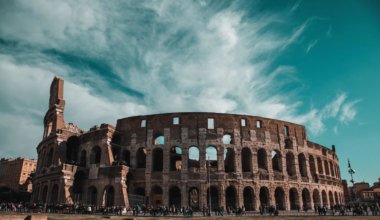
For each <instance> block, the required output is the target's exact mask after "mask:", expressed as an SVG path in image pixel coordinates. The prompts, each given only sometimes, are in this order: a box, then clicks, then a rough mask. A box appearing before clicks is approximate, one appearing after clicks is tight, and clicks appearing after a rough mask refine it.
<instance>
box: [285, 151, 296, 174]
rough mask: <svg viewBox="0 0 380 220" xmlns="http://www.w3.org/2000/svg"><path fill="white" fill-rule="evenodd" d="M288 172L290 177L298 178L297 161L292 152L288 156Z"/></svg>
mask: <svg viewBox="0 0 380 220" xmlns="http://www.w3.org/2000/svg"><path fill="white" fill-rule="evenodd" d="M286 171H287V173H288V175H289V176H296V166H295V159H294V155H293V153H292V152H288V153H287V154H286Z"/></svg>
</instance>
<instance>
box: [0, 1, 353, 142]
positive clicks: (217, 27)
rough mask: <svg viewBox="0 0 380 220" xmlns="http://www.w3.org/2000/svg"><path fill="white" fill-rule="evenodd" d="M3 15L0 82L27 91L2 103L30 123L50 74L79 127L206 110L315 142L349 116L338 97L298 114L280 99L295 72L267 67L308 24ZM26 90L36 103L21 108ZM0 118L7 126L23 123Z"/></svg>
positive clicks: (116, 14)
mask: <svg viewBox="0 0 380 220" xmlns="http://www.w3.org/2000/svg"><path fill="white" fill-rule="evenodd" d="M297 4H298V5H299V3H297ZM297 4H296V5H295V6H297ZM3 6H4V7H0V8H2V9H0V14H1V19H0V26H1V29H0V38H1V39H2V40H3V44H0V53H1V54H3V55H2V56H0V68H1V72H2V82H4V83H3V84H8V85H19V86H18V87H22V88H23V90H25V91H24V92H19V93H18V92H17V90H16V88H14V87H11V86H9V87H4V88H2V90H3V91H2V94H11V95H10V96H11V97H16V99H14V100H13V101H11V100H8V102H9V105H10V106H11V107H12V109H29V110H28V111H30V112H33V114H31V115H30V116H28V119H33V118H34V119H38V120H41V121H42V117H43V114H44V113H45V111H46V110H47V109H46V106H47V101H48V98H47V95H48V94H47V92H48V87H49V83H50V81H51V79H52V78H53V75H54V74H57V75H61V76H62V77H63V78H64V79H65V80H66V84H65V86H66V87H65V91H66V94H65V99H66V100H67V101H66V103H67V105H66V119H67V120H68V121H73V122H74V123H77V124H78V125H80V126H81V127H82V128H83V127H84V128H88V127H90V126H91V125H93V124H97V123H102V122H108V123H113V124H114V123H115V122H116V119H117V118H121V117H126V116H129V115H138V114H149V113H160V112H175V111H213V112H222V113H224V112H230V113H247V114H252V115H261V116H266V117H272V118H279V119H284V120H290V121H294V122H298V123H302V124H306V126H308V127H310V130H311V131H312V132H313V133H314V134H319V133H321V132H323V131H324V129H325V121H326V120H329V119H332V118H334V119H336V118H338V122H339V123H342V124H347V123H349V122H350V121H352V120H354V118H355V116H356V113H357V111H356V108H355V107H356V106H355V104H356V102H350V101H348V98H347V97H346V96H345V95H344V97H340V96H339V97H340V99H337V100H334V102H332V103H330V104H327V106H326V107H323V106H321V107H320V108H313V109H310V110H309V111H307V112H300V110H299V109H300V106H302V102H300V101H298V100H297V94H296V92H295V91H287V92H286V94H284V90H283V86H284V85H286V83H288V82H292V77H294V74H295V73H296V69H295V68H294V67H293V66H275V65H274V61H275V59H276V58H277V57H278V56H279V55H280V54H281V53H283V52H284V51H286V50H287V49H288V48H289V47H290V46H291V45H293V44H294V43H295V42H297V41H298V40H299V38H300V37H301V36H302V34H303V33H304V32H305V31H306V29H307V28H308V27H309V26H310V19H309V20H306V21H305V22H304V23H303V24H301V25H293V26H292V27H291V28H290V29H289V30H285V31H283V32H279V31H278V30H277V29H276V25H278V24H279V21H281V19H282V18H283V16H290V15H288V14H287V13H286V12H283V13H281V12H279V13H278V14H270V15H268V14H266V13H259V12H258V13H253V14H254V15H253V16H252V15H250V16H248V14H247V13H248V11H247V10H245V9H244V7H242V5H240V3H239V2H233V3H231V2H223V3H220V2H219V1H199V2H197V1H172V2H169V1H163V2H162V1H153V2H152V1H149V2H145V1H141V2H140V1H139V2H134V3H133V4H132V3H130V2H119V1H114V2H112V4H111V3H110V2H107V3H105V2H102V1H97V2H94V1H91V2H86V1H81V2H77V1H65V2H62V1H35V2H33V3H31V2H25V1H13V2H12V4H9V5H3ZM297 7H298V6H297ZM51 9H57V10H56V11H54V10H51ZM250 10H255V9H254V8H253V9H250ZM15 12H17V13H15ZM4 42H8V43H4ZM9 42H17V43H16V44H12V43H9ZM7 48H8V49H7ZM9 48H11V49H9ZM310 49H311V48H310ZM310 49H308V50H310ZM49 51H50V52H49ZM52 51H53V52H54V53H52ZM20 79H21V80H20ZM37 85H38V86H37ZM35 86H37V87H38V89H37V90H36V89H35V88H34V87H35ZM30 91H34V92H37V94H36V95H35V97H33V99H32V100H33V101H32V102H30V103H28V102H25V100H28V99H29V98H30V96H28V94H30ZM3 92H4V93H3ZM78 94H80V95H78ZM289 94H294V96H293V95H289ZM339 97H338V98H339ZM337 106H339V107H337ZM336 108H338V109H336ZM2 110H3V111H2V114H10V115H9V121H12V120H15V121H16V120H17V118H18V117H19V116H20V114H21V113H17V112H12V113H10V110H9V109H5V108H4V109H2ZM89 112H91V114H88V113H89ZM38 120H33V121H34V122H35V123H34V124H33V126H35V127H31V129H34V130H35V129H36V128H38V130H39V131H36V133H37V134H38V133H39V132H40V133H42V128H41V126H42V125H41V124H39V123H36V121H38ZM5 126H6V125H5V124H3V125H2V129H4V128H5ZM36 136H38V137H37V138H34V139H33V140H32V138H30V140H29V139H28V140H25V141H28V142H29V143H33V144H31V145H33V146H35V145H36V143H38V141H39V140H40V139H39V138H40V137H41V135H36ZM9 144H11V142H9ZM20 145H21V144H20ZM2 147H5V146H2ZM20 147H21V146H20Z"/></svg>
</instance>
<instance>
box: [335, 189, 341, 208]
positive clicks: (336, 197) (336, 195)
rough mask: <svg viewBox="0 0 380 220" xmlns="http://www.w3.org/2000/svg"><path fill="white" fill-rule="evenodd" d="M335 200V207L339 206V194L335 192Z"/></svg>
mask: <svg viewBox="0 0 380 220" xmlns="http://www.w3.org/2000/svg"><path fill="white" fill-rule="evenodd" d="M334 198H335V205H339V204H340V202H339V198H338V193H336V192H334Z"/></svg>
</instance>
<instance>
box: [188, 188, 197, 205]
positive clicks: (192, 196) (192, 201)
mask: <svg viewBox="0 0 380 220" xmlns="http://www.w3.org/2000/svg"><path fill="white" fill-rule="evenodd" d="M189 206H190V207H191V208H192V209H195V210H198V209H199V190H198V188H197V187H191V188H190V189H189Z"/></svg>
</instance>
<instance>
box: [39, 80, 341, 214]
mask: <svg viewBox="0 0 380 220" xmlns="http://www.w3.org/2000/svg"><path fill="white" fill-rule="evenodd" d="M64 104H65V101H64V100H63V80H62V79H60V78H55V79H54V80H53V82H52V85H51V89H50V105H49V110H48V112H47V113H46V116H45V119H44V125H45V131H44V136H43V140H42V141H41V143H40V144H39V145H38V147H37V151H38V165H37V172H36V174H35V176H34V178H33V188H34V189H33V196H32V200H33V201H34V202H44V203H81V204H93V205H97V206H113V205H117V206H126V207H128V206H131V205H134V204H137V203H144V204H146V205H153V206H157V205H166V206H173V205H174V206H177V207H187V206H190V207H193V208H202V207H206V206H209V205H210V203H211V207H217V206H218V207H225V208H226V207H242V206H244V207H245V209H246V210H258V209H259V207H260V206H261V207H265V206H271V205H273V206H276V207H277V208H278V209H280V210H291V209H298V208H300V209H303V208H308V209H312V208H314V207H315V206H318V205H319V206H322V205H326V206H331V205H334V204H342V203H344V201H343V189H342V184H341V179H340V171H339V161H338V157H337V155H336V153H335V147H334V146H332V149H329V148H326V147H324V146H321V145H319V144H316V143H313V142H311V141H309V140H308V138H307V134H306V129H305V127H304V126H302V125H297V124H294V123H290V122H285V121H280V120H275V119H269V118H263V117H258V116H249V115H236V114H219V113H204V112H191V113H190V112H186V113H167V114H156V115H144V116H136V117H128V118H123V119H119V120H118V121H117V124H116V127H114V126H112V125H108V124H102V125H100V126H95V127H93V128H91V129H90V130H89V131H86V132H84V131H82V130H81V129H79V128H78V127H77V126H75V125H74V124H71V123H66V122H65V121H64V117H63V113H64Z"/></svg>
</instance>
